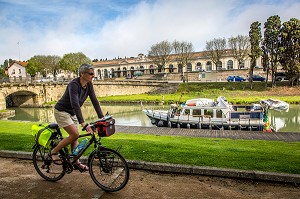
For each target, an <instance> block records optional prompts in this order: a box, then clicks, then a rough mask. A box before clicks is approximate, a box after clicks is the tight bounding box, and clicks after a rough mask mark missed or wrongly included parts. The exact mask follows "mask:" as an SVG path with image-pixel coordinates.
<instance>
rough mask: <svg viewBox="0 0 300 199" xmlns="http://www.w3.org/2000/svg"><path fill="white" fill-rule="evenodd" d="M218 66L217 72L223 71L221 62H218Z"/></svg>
mask: <svg viewBox="0 0 300 199" xmlns="http://www.w3.org/2000/svg"><path fill="white" fill-rule="evenodd" d="M216 66H217V70H222V62H221V61H218V62H217V64H216Z"/></svg>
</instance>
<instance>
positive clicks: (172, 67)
mask: <svg viewBox="0 0 300 199" xmlns="http://www.w3.org/2000/svg"><path fill="white" fill-rule="evenodd" d="M169 72H170V73H173V72H174V66H173V64H170V65H169Z"/></svg>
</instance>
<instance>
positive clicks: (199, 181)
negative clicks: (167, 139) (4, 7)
mask: <svg viewBox="0 0 300 199" xmlns="http://www.w3.org/2000/svg"><path fill="white" fill-rule="evenodd" d="M0 167H1V169H0V198H1V199H2V198H3V199H6V198H9V199H17V198H18V199H19V198H28V199H29V198H30V199H35V198H39V199H40V198H51V199H54V198H59V199H62V198H63V199H68V198H81V199H82V198H101V199H112V198H114V199H121V198H122V199H127V198H128V199H129V198H130V199H137V198H142V199H148V198H149V199H150V198H151V199H155V198H158V199H171V198H176V199H181V198H182V199H189V198H195V199H196V198H197V199H198V198H221V199H222V198H232V199H235V198H243V199H248V198H249V199H258V198H267V199H277V198H278V199H279V198H280V199H284V198H286V199H298V198H300V187H299V186H297V185H292V184H282V183H271V182H259V181H250V180H236V179H228V178H218V177H209V176H201V175H181V174H166V173H156V172H150V171H141V170H130V179H129V182H128V184H127V186H126V187H125V188H124V189H122V190H121V191H119V192H116V193H105V192H103V191H102V190H101V189H99V188H98V187H97V186H96V185H95V184H94V183H93V181H92V180H91V178H90V176H89V174H88V173H79V172H78V171H74V172H73V173H71V174H66V175H65V176H64V178H63V179H61V180H60V181H58V182H48V181H45V180H43V179H42V178H41V177H40V176H39V175H38V174H37V173H36V171H35V170H34V167H33V165H32V163H31V161H30V160H20V159H12V158H0Z"/></svg>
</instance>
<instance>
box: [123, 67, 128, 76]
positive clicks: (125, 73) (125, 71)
mask: <svg viewBox="0 0 300 199" xmlns="http://www.w3.org/2000/svg"><path fill="white" fill-rule="evenodd" d="M123 77H127V69H126V67H124V68H123Z"/></svg>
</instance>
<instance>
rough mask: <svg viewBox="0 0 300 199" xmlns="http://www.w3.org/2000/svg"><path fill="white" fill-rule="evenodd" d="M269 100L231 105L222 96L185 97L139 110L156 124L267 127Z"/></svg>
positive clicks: (181, 126) (240, 128)
mask: <svg viewBox="0 0 300 199" xmlns="http://www.w3.org/2000/svg"><path fill="white" fill-rule="evenodd" d="M268 108H269V104H267V103H261V104H253V105H249V106H239V105H232V104H230V103H228V101H227V100H226V98H225V97H223V96H220V97H218V99H217V101H214V100H213V99H208V98H198V99H191V100H187V101H186V102H185V103H183V104H181V105H180V106H178V105H177V104H171V107H170V109H169V110H147V109H146V110H143V111H144V113H145V114H146V115H147V116H148V117H149V118H150V119H151V123H152V124H154V125H156V126H158V127H176V128H197V129H219V130H221V129H226V130H227V129H228V130H251V131H263V130H265V129H266V124H267V125H268V126H267V128H268V127H269V128H270V124H269V122H268V116H267V114H268Z"/></svg>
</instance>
